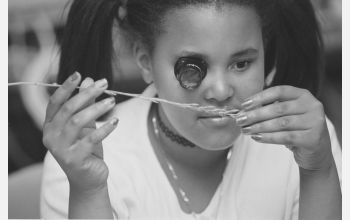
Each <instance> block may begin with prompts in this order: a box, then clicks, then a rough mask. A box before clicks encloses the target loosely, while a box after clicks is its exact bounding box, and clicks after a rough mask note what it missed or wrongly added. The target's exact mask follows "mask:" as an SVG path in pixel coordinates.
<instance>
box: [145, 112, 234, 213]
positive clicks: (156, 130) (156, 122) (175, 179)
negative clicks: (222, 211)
mask: <svg viewBox="0 0 350 220" xmlns="http://www.w3.org/2000/svg"><path fill="white" fill-rule="evenodd" d="M157 119H158V120H157ZM152 124H153V130H154V133H155V135H156V137H157V138H158V140H160V139H159V128H158V127H160V126H158V125H160V116H159V113H158V110H157V106H156V107H155V112H154V114H153V117H152ZM162 131H163V130H162ZM163 132H164V131H163ZM165 135H166V133H165ZM167 137H168V136H167ZM158 148H159V149H160V151H161V152H162V154H163V156H164V157H163V158H164V160H165V163H166V165H167V168H168V170H169V171H170V173H171V177H172V179H173V182H174V183H175V186H176V187H177V190H178V192H179V194H180V195H181V199H182V201H183V202H184V204H185V205H186V207H187V209H188V210H189V211H190V214H191V215H192V217H193V218H194V219H196V220H197V219H198V215H197V214H196V213H195V212H194V211H193V209H192V208H191V203H190V199H189V198H188V196H187V194H186V192H185V191H184V190H183V189H182V187H181V185H180V184H179V180H178V179H179V178H178V176H177V175H176V172H175V169H174V167H173V166H172V164H171V163H170V162H169V160H168V158H167V156H166V154H165V152H164V150H163V148H162V147H160V146H159V147H158ZM231 153H232V148H231V149H230V150H229V152H228V153H227V158H226V165H227V162H228V161H229V159H230V157H231ZM225 170H226V167H225ZM225 170H224V172H223V176H222V179H223V178H224V173H225ZM220 187H221V188H220V192H219V202H218V208H217V213H216V218H215V219H217V216H218V214H219V213H218V211H219V210H218V209H219V207H220V203H221V197H222V188H223V187H222V186H220Z"/></svg>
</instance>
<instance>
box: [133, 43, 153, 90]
mask: <svg viewBox="0 0 350 220" xmlns="http://www.w3.org/2000/svg"><path fill="white" fill-rule="evenodd" d="M133 53H134V57H135V59H136V63H137V66H138V67H139V68H140V70H141V74H142V77H143V80H144V81H145V82H146V83H147V84H150V83H152V82H153V76H152V62H151V56H150V54H149V52H148V50H147V49H146V48H145V47H144V46H143V44H142V43H141V42H140V41H137V42H135V43H134V45H133Z"/></svg>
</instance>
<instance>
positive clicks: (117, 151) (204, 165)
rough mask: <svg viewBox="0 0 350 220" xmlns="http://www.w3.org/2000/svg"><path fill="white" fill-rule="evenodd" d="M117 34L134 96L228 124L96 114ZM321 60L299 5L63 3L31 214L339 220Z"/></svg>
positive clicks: (166, 0) (125, 110)
mask: <svg viewBox="0 0 350 220" xmlns="http://www.w3.org/2000/svg"><path fill="white" fill-rule="evenodd" d="M116 28H118V31H119V32H122V33H123V35H124V36H126V38H127V39H129V42H130V44H131V45H132V50H133V54H134V58H135V61H136V63H137V65H138V66H139V68H140V70H141V72H142V76H143V78H144V80H145V81H146V82H147V83H148V84H150V85H149V87H148V88H147V89H146V90H145V91H144V93H143V95H144V96H148V97H155V96H158V97H159V98H162V99H166V100H171V101H175V102H179V103H197V104H200V105H202V106H214V107H217V108H220V109H227V110H232V112H234V111H233V109H238V111H239V113H238V114H237V116H235V117H230V116H223V115H217V114H209V113H205V112H198V111H193V110H188V109H183V108H179V107H176V106H172V105H167V104H162V103H161V104H154V103H153V104H152V103H151V102H149V101H146V100H142V99H137V98H135V99H131V100H129V101H126V102H123V103H120V104H119V105H117V106H115V101H114V98H113V97H112V98H105V99H103V100H101V101H98V102H96V103H95V99H96V98H97V97H99V96H100V95H101V94H102V93H103V91H105V90H106V89H107V87H108V82H109V83H110V84H111V83H112V64H111V63H112V60H113V59H117V56H114V55H115V53H114V51H113V39H112V36H113V33H115V32H116ZM321 52H322V48H321V38H320V34H319V30H318V27H317V22H316V19H315V15H314V12H313V9H312V6H311V4H310V2H309V1H307V0H266V1H260V0H256V1H254V0H216V1H214V0H177V1H176V0H129V1H127V2H126V1H117V0H75V1H74V2H73V4H72V6H71V9H70V13H69V16H68V20H67V28H66V35H65V38H64V40H63V42H62V54H61V63H60V70H59V77H58V82H59V83H63V86H62V87H60V88H59V89H57V90H56V92H55V93H54V94H53V95H52V96H51V98H50V102H49V104H48V107H47V113H46V120H45V125H44V135H43V142H44V144H45V146H46V147H47V148H48V149H49V153H48V154H47V157H46V159H45V169H44V177H43V183H42V206H41V213H42V217H43V218H67V217H68V218H115V219H249V220H250V219H268V220H273V219H276V220H277V219H278V220H280V219H298V218H299V219H341V192H340V183H339V177H338V176H340V170H341V169H340V168H341V167H340V166H341V162H340V157H341V156H340V148H339V144H338V142H337V139H336V135H335V133H334V128H333V126H332V124H331V123H330V122H329V120H328V119H327V118H326V117H325V115H324V111H323V107H322V104H321V103H320V102H319V101H318V100H317V99H316V98H315V94H316V91H317V85H318V80H319V77H318V75H319V73H320V72H321V71H322V70H321V67H322V66H321V65H320V64H321V61H322V59H321V57H322V56H321ZM75 71H78V72H79V73H80V74H79V73H78V72H75ZM74 72H75V73H74ZM71 74H72V75H71ZM68 75H71V76H70V77H68ZM66 78H68V79H66ZM92 78H93V79H99V80H97V81H94V80H93V79H92ZM101 78H106V79H108V80H106V79H101ZM65 79H66V80H65ZM63 81H64V82H63ZM79 85H80V87H81V89H80V92H79V93H77V94H76V93H74V91H75V90H76V87H78V86H79ZM107 112H110V114H109V119H108V121H107V122H105V123H98V124H97V127H96V126H95V121H96V119H97V118H99V117H100V116H102V115H105V114H106V113H107ZM118 121H119V123H118ZM116 127H117V128H116ZM107 136H108V137H107Z"/></svg>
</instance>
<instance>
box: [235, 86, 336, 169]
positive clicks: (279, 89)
mask: <svg viewBox="0 0 350 220" xmlns="http://www.w3.org/2000/svg"><path fill="white" fill-rule="evenodd" d="M242 107H243V111H242V112H241V113H240V115H239V117H238V118H237V119H236V122H237V124H238V125H240V126H242V132H243V133H245V134H250V135H252V136H251V137H252V138H253V139H254V140H256V141H258V142H261V143H272V144H282V145H286V146H287V147H288V148H289V149H291V150H292V151H293V153H294V157H295V160H296V162H297V163H298V165H299V167H301V168H304V169H306V170H320V169H324V168H328V167H329V166H331V161H332V152H331V143H330V138H329V134H328V129H327V125H326V118H325V114H324V110H323V106H322V104H321V102H319V101H318V100H317V99H316V98H315V97H314V96H313V95H312V94H311V93H310V92H309V91H308V90H305V89H300V88H295V87H292V86H276V87H272V88H268V89H266V90H264V91H262V92H260V93H258V94H256V95H254V96H252V97H251V98H249V99H247V101H245V102H244V103H242Z"/></svg>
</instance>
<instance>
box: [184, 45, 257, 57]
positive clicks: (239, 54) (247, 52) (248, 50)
mask: <svg viewBox="0 0 350 220" xmlns="http://www.w3.org/2000/svg"><path fill="white" fill-rule="evenodd" d="M258 53H259V51H258V50H257V49H255V48H252V47H249V48H245V49H243V50H239V51H237V52H235V53H233V54H232V55H230V59H237V58H240V57H242V56H256V55H258ZM179 55H180V56H181V57H186V56H191V57H196V58H201V59H203V60H208V59H209V57H208V56H207V55H205V54H201V53H197V52H193V51H187V50H184V51H181V53H180V54H179Z"/></svg>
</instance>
